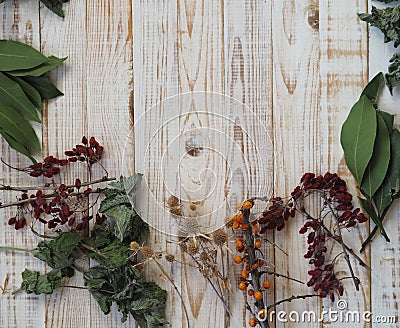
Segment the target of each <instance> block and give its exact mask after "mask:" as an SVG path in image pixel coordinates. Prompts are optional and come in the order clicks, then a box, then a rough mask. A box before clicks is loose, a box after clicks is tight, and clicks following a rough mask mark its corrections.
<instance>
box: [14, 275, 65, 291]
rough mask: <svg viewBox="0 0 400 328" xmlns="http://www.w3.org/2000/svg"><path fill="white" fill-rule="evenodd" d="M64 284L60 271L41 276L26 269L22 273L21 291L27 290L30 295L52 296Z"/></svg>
mask: <svg viewBox="0 0 400 328" xmlns="http://www.w3.org/2000/svg"><path fill="white" fill-rule="evenodd" d="M61 282H62V275H61V272H60V271H57V272H50V273H46V274H42V275H41V274H40V272H38V271H31V270H28V269H25V271H24V272H22V284H21V288H20V289H21V290H25V291H26V292H27V293H28V294H31V293H35V294H36V295H39V294H51V293H53V291H54V289H55V288H57V287H59V286H60V285H61Z"/></svg>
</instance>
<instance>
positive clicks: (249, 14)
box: [224, 0, 274, 327]
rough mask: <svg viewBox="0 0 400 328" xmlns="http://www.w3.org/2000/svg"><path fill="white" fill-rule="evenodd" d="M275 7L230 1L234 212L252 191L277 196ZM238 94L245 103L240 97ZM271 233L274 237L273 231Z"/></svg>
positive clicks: (235, 279) (244, 318)
mask: <svg viewBox="0 0 400 328" xmlns="http://www.w3.org/2000/svg"><path fill="white" fill-rule="evenodd" d="M271 10H272V4H271V3H270V2H265V1H258V0H254V1H253V0H251V1H250V0H248V1H225V18H224V28H225V38H224V42H225V76H226V77H225V80H226V81H227V82H226V86H225V94H226V95H227V96H229V97H232V100H231V101H230V102H231V106H230V109H229V111H227V113H226V115H227V117H229V118H230V119H231V120H232V121H233V122H235V125H236V126H233V124H231V125H230V126H229V125H228V128H227V129H226V134H227V137H228V138H229V139H230V138H232V140H233V143H234V146H235V147H238V148H240V149H241V151H239V152H235V148H234V147H228V150H229V151H228V153H227V154H226V158H227V162H228V163H229V168H230V172H231V174H232V178H231V181H230V185H229V194H228V197H229V198H228V199H229V207H228V214H232V212H234V211H235V205H236V203H238V202H240V201H243V200H244V199H245V198H247V197H251V196H271V195H272V192H273V190H272V187H273V183H272V179H273V167H272V166H273V157H272V156H271V155H269V154H272V153H273V149H272V140H271V138H270V136H271V135H272V81H273V79H272V47H271V46H270V45H271V38H272V28H271V22H272V15H271ZM236 99H237V101H240V102H241V103H242V104H244V105H242V106H241V105H240V103H236ZM246 106H248V107H246ZM229 127H230V128H231V129H229ZM232 128H233V130H232ZM242 151H243V152H244V153H242ZM243 159H245V161H246V163H244V162H243ZM264 207H265V204H257V206H256V207H255V208H254V210H255V211H258V210H262V209H263V208H264ZM268 237H269V239H270V240H273V235H272V234H271V235H270V236H268ZM265 245H266V247H265V248H264V250H263V252H264V254H266V259H267V261H266V262H267V263H268V261H271V262H273V261H274V250H273V247H271V245H270V244H268V243H265ZM232 256H233V255H231V258H230V259H229V263H232ZM230 265H231V268H230V269H229V270H230V271H232V275H231V279H232V284H233V291H234V292H233V294H232V295H231V311H232V313H234V315H235V316H236V317H237V319H236V318H235V319H236V320H237V321H236V322H235V323H232V327H239V325H238V324H239V320H240V321H241V323H242V325H243V326H244V325H246V323H247V322H248V320H249V317H250V316H249V312H248V311H246V307H245V304H246V303H245V298H246V296H247V295H244V294H243V292H242V291H240V290H239V289H238V288H237V285H238V283H239V277H240V270H241V267H240V266H237V265H235V264H230ZM268 279H270V278H268ZM273 291H274V288H273V287H271V289H270V292H269V293H268V295H267V298H266V301H267V303H269V304H271V303H273V302H274V292H273ZM271 327H273V325H271Z"/></svg>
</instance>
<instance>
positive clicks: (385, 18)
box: [358, 5, 400, 48]
mask: <svg viewBox="0 0 400 328" xmlns="http://www.w3.org/2000/svg"><path fill="white" fill-rule="evenodd" d="M358 16H359V17H360V19H361V20H363V21H365V22H367V23H369V24H370V25H371V26H375V27H377V28H379V29H380V30H381V31H382V33H383V35H384V40H385V42H390V41H393V42H394V46H395V47H396V48H397V47H398V46H399V45H400V5H397V6H395V7H388V8H384V9H378V8H376V7H374V6H372V11H371V14H358Z"/></svg>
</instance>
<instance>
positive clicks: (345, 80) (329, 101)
mask: <svg viewBox="0 0 400 328" xmlns="http://www.w3.org/2000/svg"><path fill="white" fill-rule="evenodd" d="M319 10H320V45H321V112H322V116H321V118H322V122H324V125H323V128H322V130H321V134H320V136H321V140H322V141H323V142H322V147H323V148H322V154H323V156H322V160H323V165H324V166H325V167H324V170H330V171H335V172H338V174H339V175H340V176H341V177H342V178H343V179H345V180H346V181H347V183H348V186H349V190H350V192H351V193H352V194H353V195H359V194H358V190H357V189H356V188H355V182H354V180H353V178H352V176H351V174H350V173H349V171H348V169H347V167H346V165H345V162H344V159H343V155H342V154H343V153H342V149H341V146H340V127H341V125H342V124H343V122H344V120H345V119H346V117H347V115H348V113H349V111H350V108H351V107H352V105H353V104H354V103H355V101H357V98H358V97H359V95H360V93H361V91H362V89H363V87H364V86H365V85H366V83H367V81H368V76H367V75H368V71H367V67H368V40H367V26H366V25H365V24H363V23H362V22H360V20H359V19H358V18H357V17H354V13H357V12H365V11H366V10H367V8H366V3H365V1H353V2H352V3H351V5H350V4H347V5H346V6H340V5H339V6H338V3H337V2H336V1H327V2H323V3H320V8H319ZM344 26H346V28H343V27H344ZM355 203H357V202H356V200H355ZM368 231H369V229H368V225H367V224H362V225H359V226H358V227H357V229H354V230H351V231H350V232H346V230H343V239H344V241H345V242H346V244H347V245H348V246H350V247H351V248H353V249H354V250H355V251H358V250H359V248H360V246H359V245H360V244H361V243H362V241H363V240H364V239H365V238H366V236H367V235H368ZM338 252H340V248H338V247H337V246H336V247H335V248H334V249H333V250H332V253H331V254H337V253H338ZM362 258H363V259H364V261H365V262H366V263H367V264H368V265H369V263H370V254H369V252H366V253H365V254H363V256H362ZM351 263H352V265H353V268H354V271H355V274H356V275H357V277H359V279H360V280H361V284H360V291H359V292H357V291H356V290H355V287H354V284H353V282H352V281H351V280H350V279H348V280H344V281H343V285H344V287H345V294H344V295H343V296H342V297H341V299H344V300H346V301H347V303H348V307H347V309H348V310H349V311H352V310H353V311H356V310H358V311H361V312H363V311H370V309H371V308H370V307H371V303H370V280H369V274H370V273H369V271H368V270H366V269H364V268H362V267H361V266H359V265H358V263H357V261H355V260H354V259H353V258H351ZM346 272H348V267H347V264H346V262H345V261H344V258H341V260H340V262H339V263H338V274H339V275H347V273H346ZM323 305H324V307H325V308H326V307H332V308H333V309H337V308H336V304H333V305H332V304H330V303H329V302H326V301H325V302H324V304H323ZM330 326H333V327H341V326H342V323H340V322H332V323H331V324H330ZM349 327H370V324H369V323H367V322H360V323H349Z"/></svg>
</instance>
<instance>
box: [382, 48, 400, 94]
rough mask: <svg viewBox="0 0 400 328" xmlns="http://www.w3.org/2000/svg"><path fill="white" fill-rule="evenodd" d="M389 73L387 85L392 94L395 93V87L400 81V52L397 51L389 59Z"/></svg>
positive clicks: (386, 75) (387, 74)
mask: <svg viewBox="0 0 400 328" xmlns="http://www.w3.org/2000/svg"><path fill="white" fill-rule="evenodd" d="M389 62H390V64H389V66H388V73H386V74H385V77H386V85H387V87H388V88H389V91H390V94H392V95H393V89H394V87H395V86H396V85H397V83H398V82H399V81H400V54H399V53H395V54H394V55H393V56H392V58H390V60H389Z"/></svg>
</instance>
